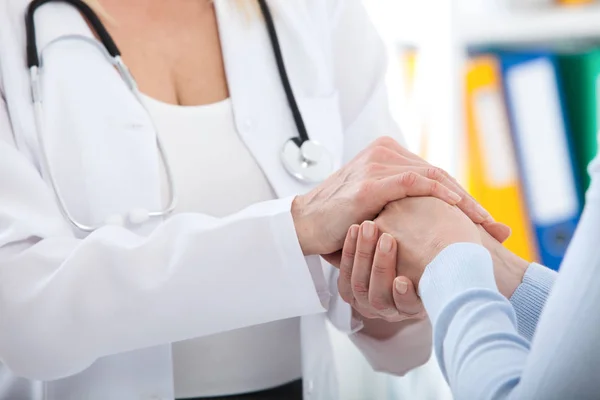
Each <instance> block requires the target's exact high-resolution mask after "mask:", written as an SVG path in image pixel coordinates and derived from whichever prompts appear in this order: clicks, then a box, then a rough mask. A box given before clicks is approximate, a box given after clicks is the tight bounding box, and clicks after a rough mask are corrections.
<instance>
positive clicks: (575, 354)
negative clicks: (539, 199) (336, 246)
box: [419, 157, 600, 400]
mask: <svg viewBox="0 0 600 400" xmlns="http://www.w3.org/2000/svg"><path fill="white" fill-rule="evenodd" d="M590 173H591V175H592V184H591V186H590V189H589V190H588V193H587V203H586V207H585V210H584V212H583V214H582V217H581V219H580V222H579V225H578V227H577V230H576V231H575V235H574V236H573V239H572V241H571V244H570V246H569V249H568V251H567V254H566V255H565V258H564V261H563V263H562V265H561V267H560V274H558V276H557V277H556V279H555V282H554V285H553V286H552V291H551V292H550V293H549V295H548V296H547V299H546V302H545V306H544V309H543V311H542V312H541V314H540V313H539V311H536V312H534V314H535V315H533V316H531V315H530V316H529V317H527V316H526V313H522V315H523V316H525V318H524V320H525V321H527V320H530V321H533V319H535V318H538V316H539V321H538V323H537V327H536V328H535V336H534V339H533V341H531V342H530V341H529V340H528V339H526V338H525V337H523V336H521V335H520V334H519V331H518V329H517V323H518V322H517V321H518V317H517V314H516V313H515V308H513V307H512V305H511V303H510V302H509V301H508V300H507V299H505V298H504V297H503V296H502V295H501V294H500V293H499V292H498V289H497V287H496V283H495V281H494V273H493V266H492V260H491V257H490V255H489V253H488V252H487V250H485V248H483V247H481V246H479V245H474V244H465V243H460V244H454V245H452V246H449V247H448V248H446V249H445V250H444V251H442V252H441V253H440V254H439V255H438V256H437V257H436V258H435V259H434V260H433V262H432V263H431V264H430V265H428V266H427V268H426V270H425V273H424V274H423V276H422V278H421V281H420V282H419V293H420V295H421V298H422V300H423V303H424V305H425V308H426V309H427V312H428V314H429V317H430V320H431V323H432V325H433V330H434V337H433V340H434V348H435V352H436V355H437V358H438V362H439V363H440V366H441V369H442V372H443V373H444V376H445V377H446V379H447V380H448V383H449V384H450V387H451V389H452V392H453V394H454V398H455V400H486V399H494V400H503V399H518V400H538V399H539V400H565V399H582V400H584V399H585V400H587V399H590V400H591V399H598V398H599V394H600V379H599V378H598V370H599V369H600V342H599V341H598V334H599V332H600V312H599V311H598V307H599V306H598V305H599V304H600V284H598V283H599V282H600V246H599V245H598V243H599V241H598V238H599V237H600V157H598V158H596V160H595V161H594V162H593V163H592V165H591V166H590ZM548 290H549V288H548ZM530 294H532V296H534V295H535V294H534V293H533V291H531V292H530ZM543 297H544V296H541V298H543ZM513 303H515V299H513ZM517 303H518V306H517V307H519V306H521V305H524V306H527V304H528V302H527V301H524V302H519V301H518V299H517ZM529 303H530V304H529V306H531V305H532V304H533V303H531V302H529ZM534 326H535V324H531V327H534ZM523 329H528V328H523ZM530 330H531V329H530Z"/></svg>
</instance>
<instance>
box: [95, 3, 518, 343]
mask: <svg viewBox="0 0 600 400" xmlns="http://www.w3.org/2000/svg"><path fill="white" fill-rule="evenodd" d="M101 5H102V9H103V11H104V12H105V15H104V17H102V18H103V22H104V23H105V25H106V27H107V29H108V31H109V33H110V34H111V35H112V36H113V38H114V39H115V41H116V43H118V45H119V47H120V49H121V51H122V54H123V60H124V61H125V63H126V64H127V65H128V67H129V69H130V71H131V72H132V74H133V76H134V77H135V79H136V81H137V83H138V86H139V88H140V90H141V91H142V92H143V93H145V94H146V95H148V96H151V97H153V98H155V99H157V100H160V101H162V102H165V103H170V104H176V105H183V106H189V105H204V104H210V103H215V102H218V101H221V100H224V99H226V98H227V97H229V90H228V86H227V80H226V76H225V69H224V62H223V55H222V50H221V45H220V40H219V31H218V24H217V18H216V14H215V10H214V6H213V4H212V3H211V2H210V1H208V0H206V1H197V0H173V1H169V2H166V1H164V0H144V1H143V2H139V1H133V0H130V1H124V0H102V2H101ZM189 49H194V51H189ZM406 196H435V197H438V198H440V199H442V200H444V201H445V202H447V203H448V204H452V205H455V204H456V205H458V207H460V209H461V210H463V211H464V212H465V213H466V215H468V216H469V217H470V218H472V219H473V221H475V222H476V223H480V224H482V225H483V226H485V228H486V229H487V231H488V232H489V233H490V234H491V235H492V236H493V237H495V238H496V239H498V240H501V241H503V240H505V239H506V238H507V237H508V236H509V234H510V230H509V229H508V228H507V227H506V226H504V225H502V224H498V223H495V222H494V221H493V220H492V219H491V217H490V216H489V214H487V212H486V211H485V210H483V209H481V208H480V207H478V205H477V203H476V202H475V201H474V200H473V199H472V198H471V197H470V196H469V195H468V194H467V193H466V192H465V191H464V190H463V189H462V188H461V187H460V186H459V185H457V184H456V182H455V181H454V180H453V179H452V178H451V177H450V176H449V175H448V174H446V173H445V172H444V171H442V170H440V169H438V168H434V167H432V166H431V165H429V164H427V163H426V162H425V161H424V160H422V159H420V158H418V157H417V156H416V155H414V154H412V153H410V152H408V151H406V149H404V148H402V147H401V146H400V145H399V144H398V143H397V142H395V141H394V140H392V139H389V138H382V139H379V140H377V141H376V142H375V143H373V144H372V145H371V146H369V147H368V148H367V149H365V150H364V151H362V152H361V153H360V154H359V155H358V156H357V157H355V159H353V160H352V161H350V163H349V164H348V165H347V166H345V167H344V168H342V169H341V170H340V171H338V172H336V173H335V174H333V175H332V177H330V178H329V179H328V180H327V181H326V182H324V183H323V184H321V185H319V186H318V187H317V188H316V189H315V190H313V191H311V192H309V193H308V194H306V195H303V196H298V197H296V199H295V200H294V202H293V204H292V217H293V220H294V225H295V228H296V233H297V235H298V239H299V243H300V246H301V248H302V250H303V252H304V254H305V255H313V254H314V255H319V254H321V255H324V257H325V258H326V259H327V260H328V261H330V262H332V263H333V264H336V265H339V263H340V262H341V258H342V252H341V249H342V246H343V243H344V238H345V236H346V232H347V231H348V228H349V227H350V226H351V225H353V224H358V223H361V222H363V221H365V220H369V219H373V218H375V217H376V216H377V215H378V214H379V212H380V211H381V210H382V209H383V207H384V206H385V205H386V204H387V203H389V202H393V201H395V200H397V199H401V198H404V197H406ZM407 285H408V282H407ZM407 290H408V292H409V295H407V296H404V299H405V300H406V304H400V305H399V308H400V309H401V310H403V311H401V313H402V315H403V316H404V317H406V316H409V315H412V316H413V317H415V316H418V315H420V314H419V313H420V312H421V311H415V310H417V308H420V309H421V310H422V307H421V306H420V302H419V301H418V298H417V297H416V295H413V294H414V288H412V287H411V286H410V285H408V289H407ZM410 293H413V294H410ZM363 303H364V302H363ZM355 310H356V311H357V312H358V313H360V314H363V315H365V316H367V317H369V318H373V317H378V318H381V319H383V320H385V321H391V322H394V323H396V322H398V320H399V318H400V317H398V316H395V315H391V314H390V313H389V312H388V310H384V311H385V312H387V313H388V315H382V314H381V312H380V311H379V310H376V309H374V308H373V307H371V306H370V305H367V304H357V305H356V308H355ZM390 315H391V317H390ZM387 328H390V326H387ZM390 329H391V330H394V329H396V327H395V326H391V328H390ZM365 332H366V333H367V334H369V333H372V334H373V335H376V334H377V332H380V329H379V328H375V329H368V328H367V329H365Z"/></svg>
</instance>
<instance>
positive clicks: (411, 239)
mask: <svg viewBox="0 0 600 400" xmlns="http://www.w3.org/2000/svg"><path fill="white" fill-rule="evenodd" d="M375 223H376V224H377V227H378V229H379V230H380V231H381V232H384V233H389V234H390V235H392V236H393V237H394V238H395V239H396V240H397V242H398V250H397V257H398V259H397V271H396V272H397V274H398V275H404V276H406V277H408V278H409V279H410V280H411V281H412V282H413V284H414V286H415V287H418V284H419V280H420V279H421V275H423V272H424V271H425V267H427V265H428V264H429V263H430V262H431V261H432V260H433V259H434V258H435V257H436V256H437V255H438V254H439V253H440V252H441V251H442V250H443V249H445V248H446V247H447V246H449V245H451V244H454V243H464V242H469V243H477V244H481V238H480V234H479V230H478V228H477V226H476V225H475V224H474V223H473V222H472V221H471V220H470V219H469V218H468V217H467V216H466V215H465V214H464V213H463V212H462V211H460V210H459V209H458V208H456V207H453V206H449V205H448V204H446V203H444V202H442V201H440V200H437V199H434V198H431V197H415V198H407V199H403V200H400V201H396V202H393V203H390V204H388V205H387V206H386V207H385V209H384V210H383V211H382V212H381V214H380V215H379V217H378V218H377V219H376V220H375Z"/></svg>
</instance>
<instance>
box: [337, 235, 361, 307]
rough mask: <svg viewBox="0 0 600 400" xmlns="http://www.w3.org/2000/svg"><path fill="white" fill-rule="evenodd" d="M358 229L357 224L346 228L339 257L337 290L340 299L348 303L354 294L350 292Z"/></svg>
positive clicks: (350, 302) (351, 300)
mask: <svg viewBox="0 0 600 400" xmlns="http://www.w3.org/2000/svg"><path fill="white" fill-rule="evenodd" d="M358 231H359V226H358V225H352V226H351V227H350V229H348V234H347V235H346V240H345V242H344V248H343V249H342V256H341V258H340V274H339V276H338V291H339V292H340V296H341V297H342V299H343V300H344V301H345V302H346V303H348V304H352V303H353V302H354V295H353V293H352V270H353V266H354V255H355V253H356V245H357V241H358Z"/></svg>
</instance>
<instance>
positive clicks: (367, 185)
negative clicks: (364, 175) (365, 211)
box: [356, 181, 373, 203]
mask: <svg viewBox="0 0 600 400" xmlns="http://www.w3.org/2000/svg"><path fill="white" fill-rule="evenodd" d="M372 193H373V183H372V182H370V181H364V182H361V183H360V185H359V187H358V190H357V191H356V201H357V202H359V203H363V202H364V201H366V200H368V199H369V198H370V197H371V195H372Z"/></svg>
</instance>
